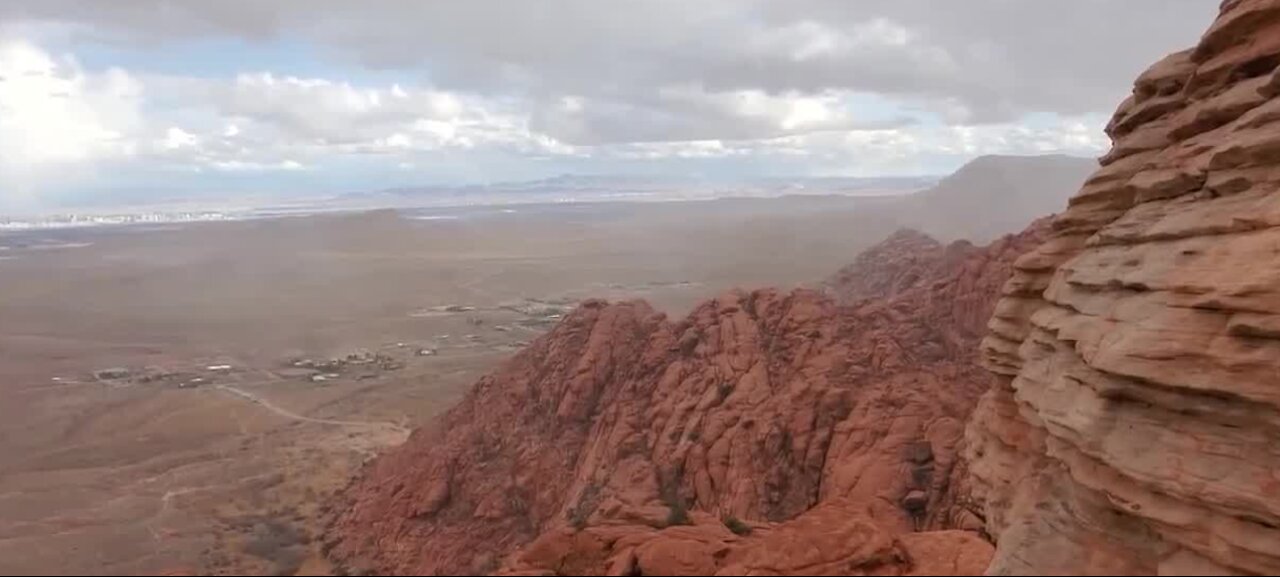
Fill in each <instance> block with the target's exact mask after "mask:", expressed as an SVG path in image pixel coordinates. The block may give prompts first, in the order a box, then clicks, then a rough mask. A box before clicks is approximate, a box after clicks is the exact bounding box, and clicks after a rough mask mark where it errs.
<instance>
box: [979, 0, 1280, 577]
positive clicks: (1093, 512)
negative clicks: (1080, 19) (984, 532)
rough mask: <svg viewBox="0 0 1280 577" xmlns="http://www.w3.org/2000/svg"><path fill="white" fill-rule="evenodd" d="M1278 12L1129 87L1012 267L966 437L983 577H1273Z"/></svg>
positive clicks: (1278, 6) (1279, 470) (1278, 441)
mask: <svg viewBox="0 0 1280 577" xmlns="http://www.w3.org/2000/svg"><path fill="white" fill-rule="evenodd" d="M1277 64H1280V1H1278V0H1228V1H1226V2H1224V3H1223V5H1222V10H1221V15H1220V16H1219V18H1218V19H1217V21H1216V22H1214V24H1213V25H1212V26H1211V27H1210V28H1209V30H1208V31H1207V32H1206V33H1205V34H1204V36H1203V38H1202V39H1201V40H1200V43H1199V45H1198V46H1196V47H1195V48H1194V49H1191V50H1187V51H1185V52H1180V53H1177V54H1173V55H1171V56H1169V57H1167V58H1165V59H1164V60H1162V61H1160V62H1159V63H1157V64H1156V65H1155V66H1153V67H1151V69H1149V70H1148V71H1146V72H1145V73H1144V74H1142V76H1141V77H1140V78H1139V79H1138V81H1137V83H1136V85H1135V88H1134V93H1133V95H1132V96H1131V97H1130V98H1129V99H1128V100H1126V101H1125V102H1124V103H1123V104H1121V106H1120V108H1119V110H1118V111H1117V112H1116V114H1115V117H1114V118H1113V119H1112V121H1111V123H1110V124H1109V126H1108V133H1109V134H1110V135H1111V137H1112V139H1113V141H1114V146H1113V148H1112V150H1111V152H1110V153H1109V154H1107V155H1106V156H1105V157H1104V158H1103V159H1102V164H1103V167H1102V168H1101V169H1100V170H1099V171H1098V172H1097V173H1096V174H1094V175H1093V176H1092V177H1091V178H1090V179H1089V180H1088V181H1087V182H1086V184H1085V185H1084V187H1083V189H1082V190H1081V191H1080V192H1079V193H1078V194H1077V195H1076V196H1075V197H1074V198H1073V199H1072V200H1071V201H1070V207H1069V209H1068V210H1067V211H1066V212H1065V213H1063V214H1061V215H1060V216H1058V217H1057V219H1056V220H1055V221H1054V223H1053V232H1052V236H1051V238H1050V239H1049V240H1048V241H1047V242H1046V243H1045V244H1044V245H1042V246H1041V247H1039V248H1038V249H1036V250H1035V251H1033V252H1032V253H1030V254H1028V255H1026V256H1025V257H1023V258H1022V259H1020V260H1019V261H1018V263H1017V266H1016V269H1017V270H1016V273H1015V276H1014V278H1013V279H1011V280H1010V282H1009V283H1008V284H1007V285H1006V287H1005V289H1004V292H1005V297H1004V298H1003V299H1002V300H1001V301H1000V303H999V305H998V306H997V308H996V313H995V316H994V318H993V319H992V321H991V325H990V328H991V336H990V337H989V338H988V339H987V340H986V341H985V342H984V343H983V354H984V357H985V363H986V366H988V367H989V368H990V369H991V370H992V371H994V372H995V373H998V374H999V375H1001V376H1002V378H1001V380H1000V383H999V385H998V386H997V387H996V388H994V389H993V390H992V391H991V392H990V393H989V394H988V395H987V396H986V397H985V398H984V399H983V402H982V404H981V405H980V407H979V409H978V410H977V411H976V412H975V415H974V420H973V423H972V424H971V426H970V428H969V431H968V435H967V436H968V439H969V447H968V449H967V454H968V456H969V457H970V461H971V464H970V467H971V470H972V473H973V483H974V485H975V487H974V488H975V491H976V493H977V494H978V495H979V496H980V497H981V500H982V501H983V502H984V504H985V508H986V510H987V512H988V518H987V521H988V526H989V528H990V530H991V532H992V534H993V535H994V536H995V537H996V538H997V539H998V547H997V554H996V557H995V560H994V563H993V565H992V568H991V571H992V572H993V573H995V574H1024V573H1039V574H1043V573H1104V572H1105V573H1148V574H1150V573H1156V572H1159V573H1162V574H1189V573H1195V574H1206V573H1207V574H1216V573H1249V572H1252V573H1265V574H1276V573H1280V70H1278V69H1277Z"/></svg>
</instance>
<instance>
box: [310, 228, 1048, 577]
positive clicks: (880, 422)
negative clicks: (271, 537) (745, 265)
mask: <svg viewBox="0 0 1280 577" xmlns="http://www.w3.org/2000/svg"><path fill="white" fill-rule="evenodd" d="M1043 228H1044V227H1040V228H1038V229H1035V230H1033V231H1031V232H1028V233H1025V234H1023V235H1021V236H1018V237H1008V238H1005V239H1002V240H1000V241H998V242H996V243H994V244H993V245H991V246H990V247H986V248H978V247H974V246H972V245H969V244H967V243H960V244H955V245H952V246H950V247H941V246H940V245H937V243H934V242H932V241H928V240H927V239H923V240H922V239H915V241H911V242H907V243H905V244H904V245H903V246H901V247H899V249H898V250H893V249H892V248H886V247H881V249H882V250H878V251H877V252H876V253H875V255H873V257H869V258H868V259H867V260H865V262H866V263H868V266H870V264H874V265H875V268H876V270H875V271H865V275H872V274H884V275H886V276H885V278H888V279H892V282H878V281H877V282H872V283H870V284H868V285H867V286H862V285H855V284H850V283H849V282H842V281H841V280H840V279H841V278H844V279H846V280H848V279H860V278H862V277H863V274H860V273H859V271H858V267H855V268H854V269H851V270H846V271H843V272H842V276H841V277H838V278H837V279H835V280H833V281H832V282H831V283H830V286H831V290H832V292H835V293H837V294H844V295H846V296H849V295H855V294H856V295H857V299H856V300H857V304H856V305H854V306H848V307H840V306H837V305H836V304H835V303H834V302H833V301H832V300H831V299H830V298H829V297H827V296H825V295H823V294H821V293H818V292H815V291H808V290H798V291H795V292H792V293H790V294H783V293H779V292H777V291H772V290H762V291H756V292H750V293H747V292H731V293H728V294H725V295H722V296H720V297H718V298H716V299H714V300H711V301H709V302H707V303H705V304H704V305H702V306H700V307H698V308H697V309H695V310H694V311H693V312H692V313H691V314H690V315H689V316H688V317H687V318H685V319H683V320H680V321H678V322H672V321H670V320H668V319H667V318H665V317H664V316H663V315H661V314H658V313H656V312H654V311H653V310H652V309H651V308H650V307H649V306H648V305H646V304H644V303H642V302H627V303H619V304H612V305H610V304H606V303H603V302H589V303H586V304H584V305H582V306H581V307H580V308H579V309H578V310H577V311H575V312H574V313H573V314H571V315H569V316H568V317H567V318H566V319H565V320H564V321H563V322H562V323H561V324H560V325H559V326H557V327H556V328H555V329H553V330H552V331H551V332H550V333H548V334H547V335H545V336H543V337H542V338H539V339H538V340H537V341H535V342H534V343H533V344H531V345H530V346H529V347H528V348H527V349H526V350H524V351H522V352H521V353H520V354H518V355H517V356H516V357H515V358H514V359H513V360H511V361H510V362H509V363H507V364H506V365H505V366H504V367H502V368H501V369H500V370H498V371H497V372H495V373H493V374H491V375H489V376H487V377H484V378H483V379H481V380H480V381H479V382H478V383H476V385H475V386H474V388H473V389H472V390H471V391H470V393H469V394H468V395H467V396H466V397H465V399H464V400H463V401H462V402H461V403H460V404H459V405H458V406H457V407H455V408H454V409H452V410H451V411H450V412H448V413H447V414H446V415H445V416H444V417H443V418H442V419H441V421H440V422H439V423H438V427H436V428H435V429H434V430H431V431H425V430H424V431H418V432H415V433H414V435H413V436H412V437H411V438H410V440H409V441H408V442H407V443H406V444H405V445H404V446H402V447H400V448H399V449H397V450H395V451H393V452H391V453H390V454H388V455H385V456H383V457H381V458H379V459H378V460H377V461H375V462H374V463H372V464H371V466H370V467H368V469H367V470H366V471H365V472H364V474H363V476H362V478H361V479H360V480H358V481H357V482H356V483H355V484H354V485H353V487H352V488H351V490H350V491H349V492H348V497H349V499H350V500H349V503H348V505H347V508H346V510H345V511H344V512H343V513H342V514H341V515H340V517H339V519H338V520H337V521H336V522H335V524H334V526H333V528H332V530H331V534H330V537H329V539H330V540H329V543H328V544H327V545H328V546H329V547H330V548H331V556H332V557H333V558H334V559H335V560H336V561H338V562H339V563H340V564H342V565H345V566H347V567H349V568H352V569H361V568H363V569H372V570H377V571H380V572H391V573H414V574H431V573H462V572H487V571H493V570H496V569H498V568H503V570H504V571H507V572H511V573H547V572H551V573H558V574H584V573H592V572H597V571H600V572H612V573H616V574H623V573H628V574H630V573H632V572H633V569H635V568H636V567H639V568H640V570H641V571H642V572H643V573H644V574H668V573H670V574H677V573H679V574H713V573H716V572H722V571H723V572H729V573H738V572H746V573H751V574H787V573H806V572H810V571H814V572H818V573H819V574H826V573H830V574H841V573H844V574H857V573H870V572H876V573H884V574H902V573H910V572H912V571H925V572H929V571H943V570H947V571H951V570H954V571H957V572H976V571H979V570H980V569H981V567H982V566H983V565H985V562H986V558H987V557H986V556H987V555H989V546H987V545H986V544H985V542H983V541H982V540H981V539H980V538H978V537H976V533H962V534H953V533H946V532H942V533H938V532H929V533H921V534H914V533H912V531H915V530H925V529H930V530H932V529H971V530H976V529H978V528H979V527H980V526H981V525H982V520H981V518H980V517H979V516H978V514H977V513H976V512H975V511H974V510H973V507H972V506H971V503H970V502H969V501H968V499H967V498H966V497H965V495H967V489H966V487H965V485H964V480H965V479H966V473H965V467H964V466H963V464H962V463H961V462H960V461H959V459H958V451H959V449H958V445H959V444H960V441H961V439H962V436H963V431H964V423H965V421H966V419H967V418H968V416H969V414H970V412H971V411H972V409H973V407H974V405H975V403H976V401H977V399H978V397H979V396H980V395H981V394H982V393H983V392H984V391H986V390H987V389H988V388H989V387H990V386H991V384H992V382H993V380H994V379H993V377H992V376H991V375H990V374H989V373H987V372H986V371H984V370H982V369H981V368H980V367H978V366H977V355H976V351H977V344H978V341H979V340H980V338H981V335H982V334H983V326H984V324H985V322H986V319H988V318H989V316H990V314H991V311H992V307H993V306H994V303H995V300H996V298H997V297H998V288H999V287H1000V286H1001V285H1002V284H1003V283H1004V281H1005V280H1006V279H1007V278H1009V275H1010V272H1011V269H1012V263H1013V261H1014V260H1015V258H1016V257H1017V256H1018V255H1020V254H1021V253H1022V252H1023V251H1025V250H1026V249H1028V248H1029V247H1031V246H1034V245H1035V244H1036V243H1038V236H1037V235H1039V234H1040V233H1041V232H1043ZM895 238H896V239H898V240H901V239H903V238H914V237H912V235H910V234H909V233H901V234H899V235H896V236H895ZM916 241H919V242H920V243H924V244H930V243H932V245H936V248H934V249H931V251H930V253H929V255H926V256H927V258H925V257H920V258H917V257H913V256H911V253H912V252H913V251H915V250H916V248H917V246H916V244H917V243H916ZM890 244H893V243H892V242H891V243H890ZM894 254H897V255H898V256H897V257H896V258H895V257H894V256H893V255H894ZM686 510H687V512H686ZM686 519H688V520H689V521H691V522H692V523H693V524H692V526H685V525H683V522H685V520H686ZM738 523H741V524H742V527H752V528H755V530H753V531H752V534H751V535H749V536H738V535H734V534H733V533H732V532H730V531H729V530H728V529H727V528H726V526H727V525H736V524H738ZM742 527H739V529H741V528H742ZM535 539H536V541H535ZM530 542H532V543H531V544H529V543H530ZM525 544H529V546H528V547H526V548H525V549H523V550H522V551H521V552H520V553H519V554H517V555H515V556H513V557H510V558H508V556H509V554H510V553H511V552H513V551H515V550H516V549H517V548H518V547H520V546H522V545H525Z"/></svg>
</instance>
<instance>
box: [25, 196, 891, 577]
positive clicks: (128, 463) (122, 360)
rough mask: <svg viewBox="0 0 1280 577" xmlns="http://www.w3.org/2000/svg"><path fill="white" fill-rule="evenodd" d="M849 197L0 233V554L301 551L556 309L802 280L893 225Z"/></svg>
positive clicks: (100, 565)
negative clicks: (361, 486) (348, 495)
mask: <svg viewBox="0 0 1280 577" xmlns="http://www.w3.org/2000/svg"><path fill="white" fill-rule="evenodd" d="M853 205H854V201H852V200H849V199H818V198H815V199H781V200H757V201H732V200H725V201H715V202H704V203H680V204H654V205H627V204H612V205H572V206H553V207H521V208H520V209H518V210H516V212H504V211H501V210H497V209H487V210H479V211H443V212H438V213H430V212H421V213H413V214H406V215H404V217H402V216H399V215H397V214H394V213H387V212H383V213H367V214H360V215H347V216H324V217H306V218H291V219H278V220H264V221H252V222H232V223H208V224H190V225H184V226H181V227H178V226H166V227H151V228H145V227H132V228H123V229H99V230H78V231H61V232H54V233H23V234H12V233H7V234H5V235H2V236H0V246H5V247H8V248H7V249H6V250H4V251H3V253H2V254H3V256H4V257H5V258H4V260H0V294H2V295H3V296H2V297H0V399H2V402H0V573H15V572H32V573H36V574H52V573H68V572H85V573H89V574H118V573H133V572H166V571H174V570H186V571H196V572H212V573H237V572H247V573H293V572H299V571H300V572H302V573H323V572H325V571H326V570H327V567H326V566H325V565H324V563H323V562H322V561H320V558H321V556H320V555H318V554H317V553H318V548H319V545H318V543H315V542H312V540H311V536H312V535H314V534H315V532H316V528H317V527H318V526H319V524H320V523H322V522H323V520H324V518H325V516H326V512H327V511H326V508H325V503H326V496H327V495H329V494H331V493H333V492H334V491H336V490H338V489H340V488H341V487H342V486H343V485H344V484H345V483H346V482H347V480H348V479H349V478H350V476H351V474H352V473H353V472H354V471H355V469H356V468H357V467H358V466H359V465H360V464H361V463H362V462H363V461H364V460H365V459H367V458H368V456H369V455H372V454H373V453H374V452H375V451H377V450H378V449H380V448H382V447H386V446H388V445H391V444H394V443H398V442H400V441H402V440H403V439H404V438H405V435H406V432H407V430H408V428H409V427H412V426H415V425H417V424H421V423H423V422H424V421H426V420H427V419H429V418H430V417H431V416H432V415H434V414H435V413H436V412H438V411H440V410H442V409H443V408H447V407H448V406H449V405H450V404H451V403H452V401H453V400H454V399H455V398H456V397H457V395H458V394H459V392H460V391H461V390H462V389H463V388H464V387H466V386H467V385H468V384H469V383H470V382H471V381H472V380H473V379H474V378H475V377H477V376H478V375H479V374H482V373H483V372H484V371H486V370H487V369H489V368H491V367H492V366H494V364H495V363H497V362H500V361H501V360H502V359H504V358H506V357H507V356H509V355H510V354H511V352H512V351H514V350H516V349H518V348H519V346H520V345H521V344H522V343H523V342H524V341H527V340H529V339H531V338H532V337H533V336H536V334H538V333H539V332H540V331H542V330H543V329H544V327H545V326H547V325H548V324H549V323H554V322H555V320H556V318H557V315H558V314H561V311H562V310H563V309H564V308H565V307H568V306H571V305H572V303H573V302H574V301H576V300H580V299H582V298H587V297H605V298H609V299H620V298H637V297H638V298H645V299H648V300H650V301H651V302H653V303H655V304H656V305H657V306H659V307H660V308H662V309H664V310H667V311H668V312H669V313H672V314H680V313H682V312H684V311H685V310H687V309H688V308H689V307H690V306H692V305H693V304H694V303H696V302H697V301H699V300H701V299H703V298H706V297H707V296H710V295H712V294H714V293H716V292H717V291H720V290H723V289H726V288H729V287H734V286H748V287H750V286H765V285H779V286H783V287H786V286H791V285H795V284H798V283H807V282H812V281H816V280H818V279H820V278H822V277H824V276H826V275H827V274H829V273H830V272H831V271H833V270H835V269H836V268H838V267H839V266H840V265H842V264H845V263H847V262H849V261H850V260H851V259H852V258H853V256H854V255H856V254H857V252H858V251H859V250H860V249H862V248H864V247H866V246H868V245H869V244H871V243H874V242H876V241H878V240H880V239H881V238H883V237H884V236H885V235H887V234H888V233H889V232H890V231H891V230H892V228H893V227H894V225H893V224H892V223H890V222H887V221H885V220H884V219H867V218H863V217H860V216H857V215H855V212H856V211H855V210H854V208H853ZM410 216H412V217H419V218H420V219H414V218H408V217H410ZM454 217H457V218H454ZM331 359H341V360H342V362H332V363H330V364H327V365H326V364H325V363H326V362H329V361H330V360H331ZM117 367H118V368H122V369H125V370H127V371H128V375H110V374H105V375H104V374H99V375H98V376H97V377H95V375H94V373H95V371H100V370H102V369H109V368H117ZM210 367H219V368H218V369H211V368H210ZM98 377H102V378H98ZM313 379H314V380H313Z"/></svg>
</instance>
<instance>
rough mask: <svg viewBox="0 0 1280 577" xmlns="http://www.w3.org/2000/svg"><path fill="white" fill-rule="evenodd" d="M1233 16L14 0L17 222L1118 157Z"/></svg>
mask: <svg viewBox="0 0 1280 577" xmlns="http://www.w3.org/2000/svg"><path fill="white" fill-rule="evenodd" d="M1217 4H1218V2H1217V0H1072V1H1071V2H1063V1H1061V0H965V1H954V2H952V1H948V2H938V1H924V0H919V1H916V0H857V1H846V0H771V1H766V0H699V1H696V2H694V1H689V0H652V1H635V2H621V1H619V2H611V1H600V0H547V1H539V2H524V1H498V0H467V1H466V2H451V1H450V2H446V1H439V2H432V1H421V0H364V1H361V2H351V1H348V0H219V1H217V2H213V1H209V0H191V1H184V0H168V1H165V0H112V1H110V2H107V1H97V0H94V1H76V0H31V1H27V0H6V1H5V2H3V3H0V206H32V205H40V204H48V203H51V202H77V201H84V200H94V201H100V202H101V201H126V200H127V201H137V200H147V199H150V198H160V197H173V196H199V195H205V196H213V195H225V194H260V193H282V194H305V193H315V192H338V191H345V190H371V189H378V188H383V187H387V186H400V185H407V184H429V183H462V182H489V181H501V180H520V179H531V178H540V177H545V176H550V175H554V174H561V173H593V174H602V173H616V174H641V175H644V174H654V175H682V176H683V175H690V176H699V177H706V178H749V177H754V176H793V175H801V176H803V175H814V176H829V175H850V176H868V175H898V174H937V173H944V172H947V171H949V170H952V169H954V168H955V167H957V166H958V165H959V164H961V163H963V162H964V161H965V160H967V159H968V158H971V157H973V156H975V155H979V154H985V153H1014V154H1022V153H1044V152H1064V153H1069V154H1078V155H1097V154H1099V153H1100V152H1102V151H1103V150H1104V149H1105V147H1106V146H1107V140H1106V137H1105V136H1104V135H1103V134H1102V131H1101V127H1102V125H1103V124H1104V123H1105V119H1106V117H1107V116H1108V115H1109V113H1110V112H1111V111H1112V110H1113V109H1114V107H1115V105H1116V104H1117V103H1118V102H1119V101H1120V100H1121V99H1122V98H1123V97H1124V96H1125V95H1126V94H1127V93H1128V91H1129V87H1130V85H1131V82H1132V79H1133V78H1134V77H1135V76H1136V75H1137V74H1138V73H1139V72H1140V71H1141V70H1143V69H1144V68H1145V67H1146V66H1147V65H1148V64H1149V63H1151V62H1153V61H1154V60H1155V59H1157V58H1159V57H1160V56H1162V55H1163V54H1165V53H1168V52H1171V51H1174V50H1178V49H1181V48H1185V47H1189V46H1190V45H1192V44H1193V43H1194V41H1195V39H1196V38H1197V37H1198V35H1199V34H1200V32H1201V31H1202V30H1203V29H1204V28H1205V27H1206V26H1207V25H1208V23H1209V22H1210V21H1211V20H1212V18H1213V16H1214V14H1215V13H1216V9H1217Z"/></svg>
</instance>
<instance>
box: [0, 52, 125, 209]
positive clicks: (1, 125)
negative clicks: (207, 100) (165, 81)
mask: <svg viewBox="0 0 1280 577" xmlns="http://www.w3.org/2000/svg"><path fill="white" fill-rule="evenodd" d="M0 79H2V80H0V178H2V179H3V184H6V185H7V186H0V192H3V191H5V190H8V191H9V192H11V193H19V192H25V193H26V194H34V193H37V192H39V191H38V190H37V189H38V187H39V185H40V183H41V182H42V181H43V180H45V179H49V178H62V177H65V176H66V175H67V172H66V169H67V168H68V167H84V166H86V165H92V164H93V163H96V162H98V161H101V160H104V159H108V158H113V157H119V156H125V155H128V154H130V153H132V152H133V151H134V148H133V146H132V145H131V141H130V136H131V135H132V133H133V132H134V131H135V130H136V129H137V127H138V126H139V124H140V123H141V119H140V113H139V106H140V103H141V100H142V86H141V85H140V84H139V83H138V82H137V80H136V79H134V78H133V77H132V76H130V75H129V74H128V73H126V72H124V71H121V70H116V69H111V70H107V71H106V72H103V73H98V74H90V73H86V72H85V71H84V70H82V69H81V67H80V66H79V64H78V63H77V62H76V61H75V59H73V58H70V57H55V56H53V55H51V54H49V53H48V52H46V51H44V50H42V49H41V48H40V47H38V46H35V45H33V44H31V43H29V42H25V41H22V40H16V39H3V38H0Z"/></svg>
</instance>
